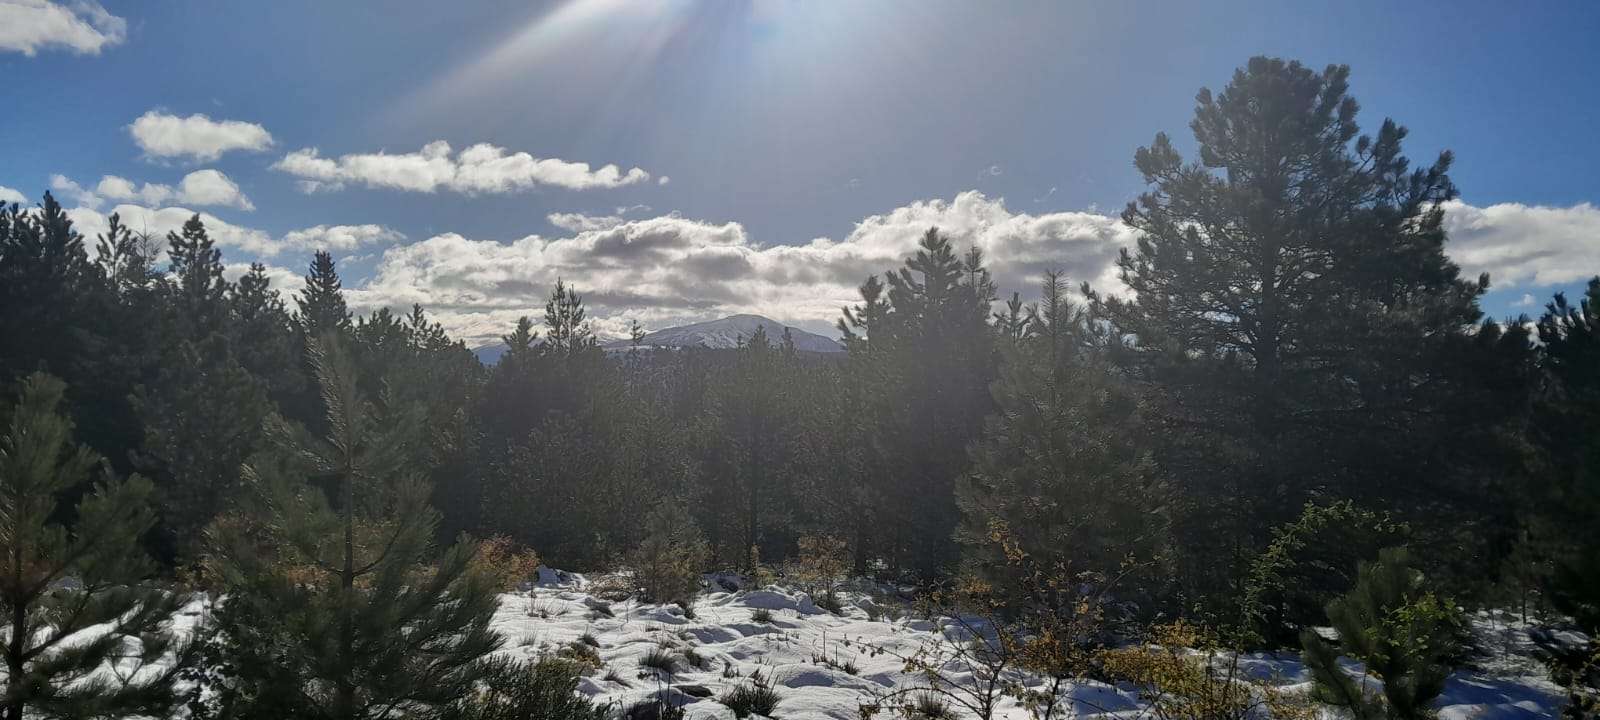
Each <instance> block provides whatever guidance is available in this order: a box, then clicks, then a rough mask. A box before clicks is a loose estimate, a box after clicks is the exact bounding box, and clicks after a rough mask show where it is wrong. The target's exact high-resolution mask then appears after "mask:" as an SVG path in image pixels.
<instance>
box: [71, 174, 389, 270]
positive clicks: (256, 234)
mask: <svg viewBox="0 0 1600 720" xmlns="http://www.w3.org/2000/svg"><path fill="white" fill-rule="evenodd" d="M55 177H56V179H58V180H60V181H61V184H64V185H67V186H71V187H74V188H75V187H77V183H74V182H72V181H71V180H68V179H67V178H65V177H62V176H60V175H57V176H55ZM118 179H120V178H114V177H113V178H112V180H113V182H112V183H111V186H113V187H116V185H117V183H115V180H118ZM129 184H130V185H131V183H129ZM101 185H102V186H104V185H107V183H106V182H105V180H102V181H101ZM79 190H80V191H81V188H80V189H79ZM69 192H70V190H66V191H64V194H68V193H69ZM84 195H86V196H87V199H90V200H91V201H92V204H84V203H83V202H81V200H83V199H85V197H84ZM77 199H78V200H80V202H79V203H78V206H77V207H75V208H72V209H69V210H68V211H67V216H68V217H70V218H71V219H72V222H73V225H74V226H75V227H76V228H77V230H78V232H80V233H82V234H83V235H84V237H87V238H91V239H92V238H94V237H96V236H98V235H100V234H102V233H104V232H106V230H107V228H108V227H109V224H110V217H111V215H112V214H117V215H120V216H121V218H122V224H123V225H125V226H127V227H128V228H129V229H130V230H133V231H134V232H137V233H144V234H147V235H149V236H150V237H151V238H152V239H153V240H155V241H156V245H157V246H158V247H165V245H166V237H167V233H169V232H176V231H178V230H181V229H182V228H183V224H184V223H185V222H188V220H189V218H191V217H193V216H194V215H195V213H196V212H197V211H195V210H193V209H190V208H186V207H161V208H152V207H146V206H144V205H136V204H132V203H121V204H118V205H117V206H116V207H113V208H111V210H110V211H109V212H101V211H100V209H99V206H100V205H101V204H102V198H100V197H98V196H96V195H94V194H93V193H84V194H82V195H80V196H79V197H78V198H77ZM199 214H200V220H201V222H204V223H205V225H206V233H207V234H209V235H210V236H211V239H212V240H215V241H216V243H217V245H218V246H219V247H221V248H223V249H224V250H225V251H226V255H227V257H228V258H229V259H237V258H239V257H240V255H238V254H236V253H245V254H248V255H251V256H255V257H257V258H268V257H273V256H276V255H278V254H280V253H283V252H285V251H289V252H309V251H311V250H318V249H329V250H339V251H348V250H353V249H356V248H360V247H366V246H371V245H378V244H382V243H390V242H395V241H398V240H402V239H404V238H405V236H404V235H401V234H400V233H398V232H395V231H394V230H390V229H389V228H386V227H383V226H381V225H317V226H314V227H308V228H303V229H300V230H291V231H289V232H287V233H284V235H283V236H282V237H279V238H274V237H273V236H272V234H271V233H268V232H266V231H264V230H259V229H256V228H251V227H245V226H243V225H235V224H233V223H230V222H227V221H225V220H223V219H222V218H219V217H217V216H215V215H212V214H210V213H207V212H200V213H199Z"/></svg>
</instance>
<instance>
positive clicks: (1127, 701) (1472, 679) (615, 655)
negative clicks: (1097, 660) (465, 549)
mask: <svg viewBox="0 0 1600 720" xmlns="http://www.w3.org/2000/svg"><path fill="white" fill-rule="evenodd" d="M586 587H587V584H586V583H585V581H584V579H583V578H581V577H577V576H566V575H557V574H555V573H550V572H548V571H547V572H545V573H543V574H542V575H541V582H540V583H539V584H537V585H536V586H534V587H532V588H531V589H529V590H528V591H526V592H521V593H511V594H506V595H503V596H501V603H500V610H499V612H498V613H497V614H496V615H495V619H494V626H495V629H496V630H498V631H499V632H500V633H501V634H503V635H504V636H505V638H506V644H505V648H504V649H503V650H502V651H501V652H503V653H508V654H511V655H514V656H518V657H522V658H528V659H532V658H534V657H537V656H538V655H540V654H541V653H552V652H557V651H559V650H560V649H561V648H563V647H566V646H568V645H569V644H571V643H574V642H580V643H581V642H583V639H584V638H585V637H586V636H587V637H588V639H589V640H590V641H591V642H596V641H597V642H598V647H596V648H595V650H596V651H597V652H598V654H599V656H600V659H601V661H602V662H603V663H604V667H603V668H602V669H599V670H597V671H595V672H593V673H591V674H589V675H588V676H587V677H585V678H584V680H583V681H582V683H581V685H580V688H579V689H580V690H581V691H582V692H583V693H585V694H587V695H589V696H591V697H594V698H596V699H597V700H600V701H602V702H611V703H616V705H617V707H619V708H628V707H630V706H632V705H633V704H635V703H638V702H640V701H644V700H648V699H650V698H654V697H657V696H658V693H663V692H667V693H669V694H670V696H671V697H672V698H673V699H674V703H679V702H681V703H684V706H683V709H684V711H685V715H686V718H688V719H689V720H693V719H694V718H705V719H707V720H709V719H710V718H718V719H731V718H732V717H733V713H732V711H731V710H730V709H728V708H727V707H725V706H723V705H722V704H720V703H719V702H717V699H718V698H719V697H721V696H722V695H723V693H724V692H726V691H727V690H729V689H731V688H733V687H735V686H738V685H740V684H748V683H750V682H751V680H750V678H751V676H753V675H756V674H757V673H759V675H760V677H762V678H764V679H766V680H767V681H768V682H770V683H771V684H772V685H773V687H774V689H776V690H777V692H778V693H779V694H780V696H781V698H782V699H781V701H780V703H779V705H778V707H777V710H776V711H775V712H774V715H775V716H777V717H779V718H782V720H823V719H830V720H858V719H859V718H860V717H861V714H860V707H861V705H862V704H863V703H868V702H871V701H872V699H873V698H874V697H875V696H879V695H882V694H884V693H886V692H890V691H892V690H894V689H897V688H903V687H915V686H919V685H922V684H924V683H923V680H922V679H921V678H919V677H918V676H917V675H916V674H915V673H908V672H906V668H905V663H904V662H903V660H901V659H900V658H901V657H902V656H905V655H909V654H911V653H913V652H915V651H916V650H917V648H918V647H920V646H921V645H922V644H923V643H925V642H927V641H929V640H930V639H933V638H934V637H935V636H934V634H933V633H934V632H936V629H935V627H934V624H933V623H931V622H929V621H927V620H922V619H916V618H911V617H905V616H903V615H900V616H898V617H896V615H897V614H896V613H893V612H892V611H887V612H886V611H885V609H884V608H883V607H882V606H879V605H877V604H876V603H875V601H874V600H873V599H872V598H871V597H870V596H869V595H867V594H866V593H861V592H849V591H845V592H842V593H841V597H842V599H843V600H844V608H843V611H842V613H841V614H840V615H834V614H832V613H829V612H827V611H825V610H822V609H821V608H818V607H817V606H816V605H815V604H814V603H813V602H812V601H811V599H810V598H809V597H808V596H807V595H806V594H804V593H802V592H798V591H792V590H786V589H782V588H778V587H768V588H764V589H760V590H750V591H744V592H724V591H722V590H721V589H720V588H718V586H717V584H716V583H712V588H713V592H709V593H706V594H703V595H701V596H700V598H699V599H698V600H697V601H696V602H695V604H694V617H693V618H688V617H685V616H684V613H683V612H682V610H680V609H679V608H678V607H676V606H657V605H644V604H639V603H637V602H636V601H632V600H624V601H619V602H613V603H605V602H603V601H600V600H598V599H597V598H596V597H594V596H593V595H592V594H590V593H589V592H587V591H586ZM602 607H604V608H605V611H604V612H603V611H598V610H597V608H602ZM761 611H765V612H766V613H768V614H770V616H771V620H770V621H769V622H760V621H758V620H757V619H756V615H757V614H758V613H760V612H761ZM605 612H609V613H610V614H611V615H612V616H611V617H607V616H606V614H605ZM1474 627H1475V629H1476V631H1477V634H1478V636H1479V642H1480V645H1482V646H1483V647H1484V649H1485V650H1486V651H1487V652H1488V654H1489V656H1488V658H1487V659H1485V660H1483V661H1482V662H1479V663H1478V667H1477V669H1466V670H1462V671H1459V672H1457V673H1456V674H1455V675H1454V676H1453V677H1452V678H1451V680H1450V683H1449V686H1448V688H1447V689H1446V691H1445V693H1444V695H1443V696H1442V698H1441V699H1440V703H1439V705H1440V711H1441V712H1440V714H1441V717H1443V718H1445V719H1446V720H1466V719H1468V718H1472V719H1474V720H1491V719H1494V718H1536V717H1553V716H1554V715H1555V714H1556V712H1557V709H1558V708H1559V707H1560V704H1561V697H1562V696H1561V694H1560V692H1559V688H1557V687H1556V686H1555V685H1554V684H1552V683H1551V682H1550V681H1549V680H1548V678H1547V677H1546V675H1545V671H1544V668H1543V667H1542V666H1541V665H1539V664H1538V663H1537V662H1536V661H1534V660H1533V659H1532V658H1531V656H1530V655H1529V652H1530V650H1531V647H1530V646H1529V644H1528V642H1527V633H1526V632H1525V629H1524V628H1522V627H1521V626H1520V625H1517V624H1516V623H1512V622H1509V621H1508V620H1507V619H1506V617H1505V616H1500V615H1488V614H1480V615H1479V616H1477V617H1476V618H1474ZM658 648H669V649H670V651H671V652H672V653H673V654H674V656H675V657H676V663H675V669H674V670H673V672H672V675H671V676H670V677H667V676H666V675H664V674H663V673H661V672H658V671H657V670H655V669H653V668H649V667H645V666H643V665H641V664H640V661H641V659H642V658H644V657H645V655H646V654H647V653H650V652H651V651H652V650H657V649H658ZM874 648H878V649H883V650H887V651H889V652H880V653H874V652H873V650H874ZM686 653H692V654H694V655H698V656H699V657H700V658H701V659H702V667H693V666H691V664H690V663H689V662H688V661H687V660H686ZM1245 664H1246V666H1247V667H1248V668H1249V672H1251V673H1252V675H1254V676H1256V677H1260V678H1272V679H1273V682H1275V683H1280V684H1282V685H1284V686H1285V687H1286V689H1295V690H1303V689H1308V688H1309V677H1308V676H1307V674H1306V673H1305V671H1304V669H1303V668H1302V667H1301V665H1300V663H1299V661H1298V658H1296V657H1294V656H1292V655H1289V656H1284V655H1253V656H1250V657H1249V658H1246V660H1245ZM1352 668H1353V666H1352ZM669 688H672V690H669ZM1070 693H1071V697H1072V698H1073V699H1074V700H1075V702H1073V703H1072V706H1073V708H1074V709H1075V710H1077V712H1078V715H1079V716H1088V717H1094V716H1104V717H1119V716H1120V717H1136V716H1138V715H1139V712H1138V710H1139V707H1140V706H1139V702H1138V697H1137V695H1136V694H1135V693H1133V692H1132V690H1131V688H1116V687H1110V686H1106V685H1103V684H1099V683H1084V684H1082V685H1080V686H1077V687H1074V688H1072V689H1071V690H1070ZM695 695H709V696H708V697H696V696H695ZM891 716H892V715H889V714H885V715H883V716H881V717H891ZM996 717H997V718H1004V719H1005V720H1024V719H1025V718H1027V717H1028V716H1027V712H1026V710H1025V709H1024V708H1022V707H1020V706H1019V705H1017V704H1016V703H1015V702H1013V701H1010V700H1006V701H1003V703H1002V704H1001V706H1000V711H999V712H998V713H996Z"/></svg>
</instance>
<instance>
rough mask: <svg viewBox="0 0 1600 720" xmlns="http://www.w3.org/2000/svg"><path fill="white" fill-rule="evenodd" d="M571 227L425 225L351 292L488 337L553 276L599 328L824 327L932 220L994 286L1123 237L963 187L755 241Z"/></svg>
mask: <svg viewBox="0 0 1600 720" xmlns="http://www.w3.org/2000/svg"><path fill="white" fill-rule="evenodd" d="M550 221H551V223H552V224H554V225H556V226H557V227H562V228H563V229H565V230H567V232H569V233H571V234H570V236H566V237H557V238H546V237H542V236H538V235H530V236H527V237H524V238H521V239H518V240H514V241H512V242H509V243H502V242H496V241H493V240H477V239H469V238H466V237H463V236H461V235H458V234H454V233H446V234H443V235H436V236H433V237H430V238H427V239H425V240H422V241H419V242H416V243H412V244H409V245H397V246H394V247H390V248H389V249H388V250H386V251H384V253H383V255H382V257H381V258H380V259H379V260H378V263H377V266H376V269H375V271H374V274H373V277H372V279H371V280H370V281H369V282H368V283H367V284H366V285H364V286H363V287H361V288H358V289H355V290H351V291H349V294H350V297H351V303H352V305H354V306H356V307H359V308H363V309H373V308H377V307H385V306H387V307H399V308H404V307H408V306H410V304H411V303H414V302H415V303H422V304H423V305H424V306H425V307H427V308H428V310H429V312H430V313H433V314H434V315H435V317H437V318H439V320H440V321H441V322H444V323H445V324H446V326H447V327H449V328H450V329H451V331H452V332H453V333H455V334H456V335H457V336H459V337H462V338H464V339H467V340H468V341H469V342H473V343H476V342H486V341H492V340H493V339H494V338H496V337H498V336H499V335H501V334H503V333H504V332H506V330H507V329H508V328H509V327H511V325H512V324H514V323H515V322H516V318H517V317H518V316H519V315H535V316H536V315H537V314H538V312H537V311H538V308H540V307H542V306H543V304H544V301H545V299H546V294H547V293H548V292H549V289H550V287H551V286H552V285H553V284H554V283H555V281H556V279H557V278H558V277H563V278H565V279H566V280H567V281H568V282H572V283H575V284H576V285H577V287H578V289H579V291H580V292H582V293H583V294H584V296H585V299H586V302H587V303H588V305H589V307H590V316H591V317H593V318H595V320H596V324H597V329H598V330H599V331H600V332H601V333H603V334H607V335H612V336H622V335H624V334H625V333H626V328H627V324H628V322H629V321H630V320H634V319H637V320H639V321H640V322H642V323H644V324H645V325H646V326H648V327H663V326H666V325H671V324H677V323H682V322H692V321H696V320H705V319H710V318H713V317H719V316H722V315H727V314H731V313H737V312H753V313H760V314H763V315H768V316H771V317H773V318H775V319H777V320H780V321H783V322H788V323H791V324H796V325H800V326H802V327H807V328H811V329H814V330H818V331H826V330H827V329H828V328H829V327H831V325H832V324H833V322H834V320H835V319H837V318H838V316H839V309H840V308H841V307H842V306H844V305H848V304H851V303H854V302H856V301H857V300H858V299H859V298H858V295H857V290H856V288H857V287H858V286H859V285H860V283H861V282H862V281H863V280H865V279H866V277H867V276H868V275H871V274H874V273H880V272H883V271H884V270H887V269H889V268H891V267H894V266H896V265H898V264H900V263H901V262H902V261H903V260H904V259H905V257H906V256H907V255H909V254H910V253H912V252H913V251H914V250H915V248H916V245H917V242H918V240H920V239H921V237H922V234H923V233H925V232H926V231H927V230H928V228H929V227H931V226H935V225H937V226H939V227H940V229H941V231H943V232H945V233H947V234H949V235H950V236H951V238H952V239H953V240H954V241H955V243H956V244H957V245H958V246H960V247H963V248H964V247H968V246H974V245H975V246H977V247H979V248H981V249H982V250H983V251H984V252H985V254H986V255H987V256H988V257H989V258H990V266H991V268H992V270H993V271H994V272H995V275H996V279H997V280H998V281H999V282H1000V283H1001V284H1002V286H1003V287H1007V288H1016V289H1021V290H1025V291H1026V290H1029V289H1031V288H1032V287H1033V286H1034V285H1035V284H1036V283H1037V282H1038V279H1039V275H1040V274H1041V273H1042V271H1043V270H1045V269H1063V270H1065V271H1066V272H1068V274H1069V275H1070V276H1071V277H1072V278H1073V279H1074V280H1091V281H1096V282H1103V281H1104V280H1105V278H1106V277H1108V276H1107V274H1106V271H1107V268H1108V267H1109V266H1110V263H1111V259H1112V258H1113V257H1114V256H1115V254H1116V252H1117V249H1118V248H1120V247H1121V246H1122V245H1123V244H1124V243H1127V242H1129V241H1130V238H1131V236H1130V235H1129V231H1127V230H1126V229H1125V228H1123V227H1122V226H1121V224H1120V223H1119V222H1118V221H1117V220H1115V219H1114V218H1108V217H1105V216H1102V215H1096V214H1093V213H1052V214H1049V215H1029V214H1025V213H1016V212H1013V211H1011V210H1010V209H1008V208H1007V207H1006V206H1005V203H1004V201H1003V200H1001V199H998V198H989V197H987V196H985V195H983V194H982V193H978V192H967V193H962V194H960V195H958V196H956V197H955V198H954V199H953V200H950V201H945V200H931V201H927V202H919V203H913V204H911V205H908V206H906V207H902V208H899V209H896V210H894V211H892V212H889V213H885V214H882V215H874V216H871V217H868V218H866V219H865V220H863V221H861V222H860V223H859V224H858V225H857V226H856V228H855V229H854V230H853V231H852V232H851V233H850V234H849V235H848V236H846V237H845V238H843V239H841V240H831V239H827V238H821V239H817V240H813V241H812V242H810V243H807V244H805V245H797V246H789V245H772V246H764V245H762V244H760V243H758V242H756V241H755V240H754V239H752V238H751V237H750V236H749V235H748V233H747V232H746V230H745V228H744V227H743V226H742V225H740V224H738V223H733V222H729V223H720V224H718V223H708V222H702V221H698V220H691V219H687V218H682V217H678V216H675V215H667V216H661V217H653V218H643V219H637V220H630V219H626V218H621V217H614V216H600V217H594V216H587V215H581V214H578V213H567V214H557V215H556V216H552V217H551V218H550Z"/></svg>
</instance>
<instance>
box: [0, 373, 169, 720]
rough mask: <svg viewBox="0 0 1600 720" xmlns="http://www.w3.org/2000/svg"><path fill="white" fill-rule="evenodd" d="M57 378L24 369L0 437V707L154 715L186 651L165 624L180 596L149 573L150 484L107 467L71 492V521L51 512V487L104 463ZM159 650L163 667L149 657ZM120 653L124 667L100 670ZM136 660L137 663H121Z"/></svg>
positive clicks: (21, 713) (66, 486)
mask: <svg viewBox="0 0 1600 720" xmlns="http://www.w3.org/2000/svg"><path fill="white" fill-rule="evenodd" d="M64 389H65V386H64V385H63V384H62V383H61V381H59V380H56V379H55V378H51V377H49V376H46V375H43V374H34V375H31V376H29V377H28V378H27V379H26V380H24V381H23V382H22V385H21V393H20V398H19V401H18V403H17V405H16V407H15V408H14V409H13V410H12V413H11V419H10V422H9V424H8V426H7V428H6V434H5V436H4V437H3V438H0V505H3V506H4V508H5V512H4V513H0V551H3V553H4V555H5V559H4V563H3V569H0V623H4V626H5V641H4V652H5V663H6V678H5V681H4V687H5V694H4V696H3V698H0V706H3V708H4V718H5V720H22V718H23V717H25V716H26V717H35V718H120V717H128V716H130V715H160V714H163V713H165V712H166V711H167V710H168V709H169V708H170V707H171V706H172V704H173V703H174V700H175V696H174V693H173V681H174V679H175V678H176V673H177V672H178V670H179V669H180V667H181V665H182V663H181V662H178V658H177V654H179V653H181V652H182V651H181V649H180V648H179V647H178V646H177V645H176V644H175V643H174V640H173V637H172V635H171V633H170V632H169V626H170V622H171V619H172V616H173V613H174V612H175V611H176V610H177V606H178V599H177V596H176V595H174V594H172V593H169V592H165V591H163V590H161V589H159V588H156V587H154V586H151V585H149V584H148V580H149V578H150V576H151V575H152V574H153V573H154V569H155V568H154V565H153V564H152V563H151V562H150V560H149V558H148V557H146V556H145V555H144V553H143V552H142V551H141V550H140V544H139V537H140V535H142V534H144V533H145V532H146V531H147V530H149V529H150V527H151V526H152V525H153V524H154V523H155V515H154V513H152V512H151V509H150V505H149V499H150V495H151V485H150V483H149V482H148V481H146V480H144V479H143V478H141V477H139V476H137V475H135V476H132V477H129V478H128V479H127V480H118V479H116V478H115V477H111V476H110V474H109V473H107V477H106V479H104V480H102V481H100V482H98V483H96V484H95V486H94V489H93V491H92V492H90V493H89V494H88V495H87V496H85V497H84V499H83V500H82V501H80V502H79V503H78V505H77V508H76V509H75V512H74V513H73V514H74V515H75V517H76V519H77V522H76V525H75V526H74V527H73V528H71V529H69V528H67V527H64V526H62V525H60V524H57V523H56V522H54V521H53V518H55V517H56V516H58V515H60V514H61V513H60V510H59V508H58V507H57V498H58V496H61V495H63V494H65V493H67V492H69V491H71V490H73V489H74V488H76V487H77V486H79V485H81V484H84V483H85V482H86V481H87V480H88V479H89V477H90V476H91V475H92V474H93V473H94V471H95V470H96V469H97V467H98V466H99V464H100V461H99V458H98V457H97V456H96V455H95V454H94V453H93V452H92V451H90V450H89V449H87V448H84V447H74V446H73V445H72V439H71V434H72V423H71V422H70V421H69V420H67V419H66V418H65V417H63V416H62V415H61V414H60V410H59V406H60V403H61V397H62V392H63V390H64ZM91 628H93V629H94V632H93V633H87V634H80V633H86V631H89V630H90V629H91ZM158 661H164V662H165V663H166V667H164V668H151V667H149V665H151V664H153V663H156V662H158ZM116 662H122V663H131V667H130V665H129V664H124V666H123V671H124V672H123V673H121V674H118V675H111V674H108V673H105V672H104V669H105V666H106V665H107V664H108V663H116ZM133 667H137V668H139V669H140V670H142V671H143V672H140V673H130V672H127V671H128V670H130V669H132V668H133Z"/></svg>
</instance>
